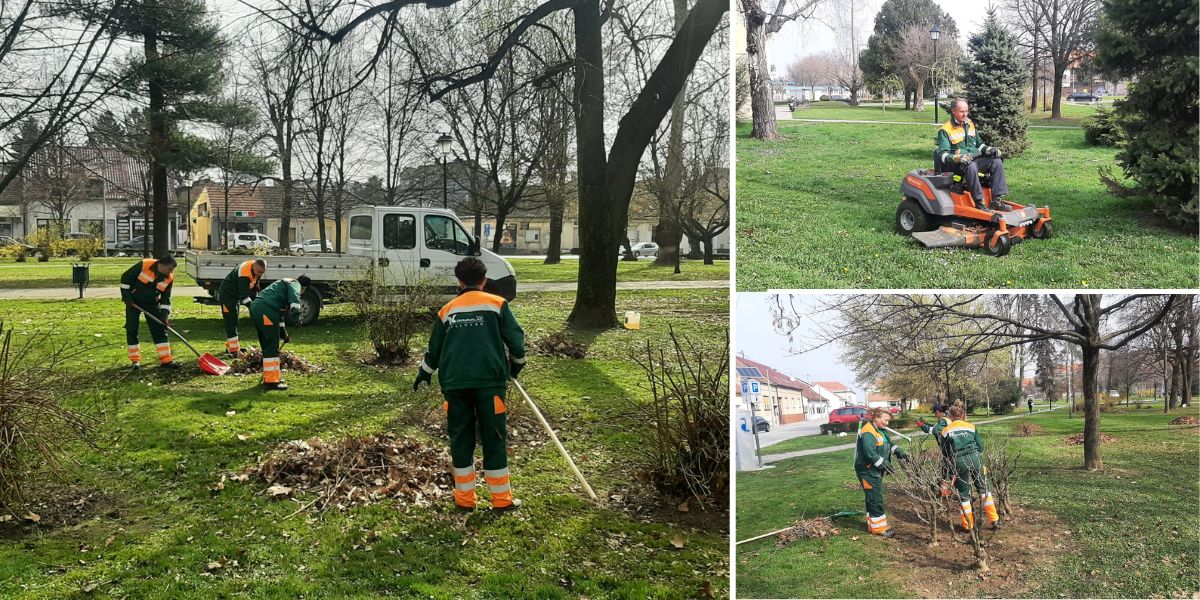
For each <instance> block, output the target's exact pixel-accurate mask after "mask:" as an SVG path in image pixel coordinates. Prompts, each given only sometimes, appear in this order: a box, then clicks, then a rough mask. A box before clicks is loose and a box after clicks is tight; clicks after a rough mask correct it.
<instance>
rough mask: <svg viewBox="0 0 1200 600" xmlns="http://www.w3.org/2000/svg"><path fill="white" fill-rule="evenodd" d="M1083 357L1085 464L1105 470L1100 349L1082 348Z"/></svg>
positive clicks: (1089, 467) (1094, 468)
mask: <svg viewBox="0 0 1200 600" xmlns="http://www.w3.org/2000/svg"><path fill="white" fill-rule="evenodd" d="M1080 350H1081V352H1080V353H1081V354H1082V355H1083V464H1084V467H1086V468H1087V470H1089V471H1095V470H1097V469H1102V468H1104V461H1102V460H1100V402H1099V399H1098V398H1097V397H1096V378H1097V375H1098V373H1097V371H1098V370H1099V367H1100V349H1099V348H1097V347H1095V346H1081V347H1080Z"/></svg>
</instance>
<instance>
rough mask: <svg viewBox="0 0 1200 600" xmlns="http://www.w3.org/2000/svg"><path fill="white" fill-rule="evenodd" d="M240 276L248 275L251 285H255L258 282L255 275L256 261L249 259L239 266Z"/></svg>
mask: <svg viewBox="0 0 1200 600" xmlns="http://www.w3.org/2000/svg"><path fill="white" fill-rule="evenodd" d="M238 277H246V278H247V279H249V280H250V287H254V286H255V284H257V283H258V277H255V276H254V261H252V260H248V261H246V262H244V263H242V264H241V266H239V267H238Z"/></svg>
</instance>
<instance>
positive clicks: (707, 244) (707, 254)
mask: <svg viewBox="0 0 1200 600" xmlns="http://www.w3.org/2000/svg"><path fill="white" fill-rule="evenodd" d="M703 244H704V264H706V265H711V264H713V236H711V235H706V236H704V238H703Z"/></svg>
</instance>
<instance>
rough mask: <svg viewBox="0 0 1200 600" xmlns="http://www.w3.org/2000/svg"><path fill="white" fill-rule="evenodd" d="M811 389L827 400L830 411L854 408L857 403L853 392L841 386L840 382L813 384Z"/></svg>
mask: <svg viewBox="0 0 1200 600" xmlns="http://www.w3.org/2000/svg"><path fill="white" fill-rule="evenodd" d="M813 389H815V390H816V391H817V393H818V394H821V396H822V397H824V398H826V399H827V400H829V409H830V410H834V409H838V408H842V407H843V406H854V405H855V404H856V403H857V402H858V397H857V396H856V395H855V394H854V390H852V389H850V388H848V387H846V386H844V385H842V383H841V382H840V381H818V382H816V383H814V384H813Z"/></svg>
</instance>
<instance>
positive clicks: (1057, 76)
mask: <svg viewBox="0 0 1200 600" xmlns="http://www.w3.org/2000/svg"><path fill="white" fill-rule="evenodd" d="M1066 70H1067V65H1066V64H1060V63H1059V62H1058V61H1057V60H1055V61H1054V96H1053V98H1054V102H1053V103H1052V104H1051V105H1050V118H1051V119H1061V118H1062V83H1063V77H1064V76H1065V75H1066Z"/></svg>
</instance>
